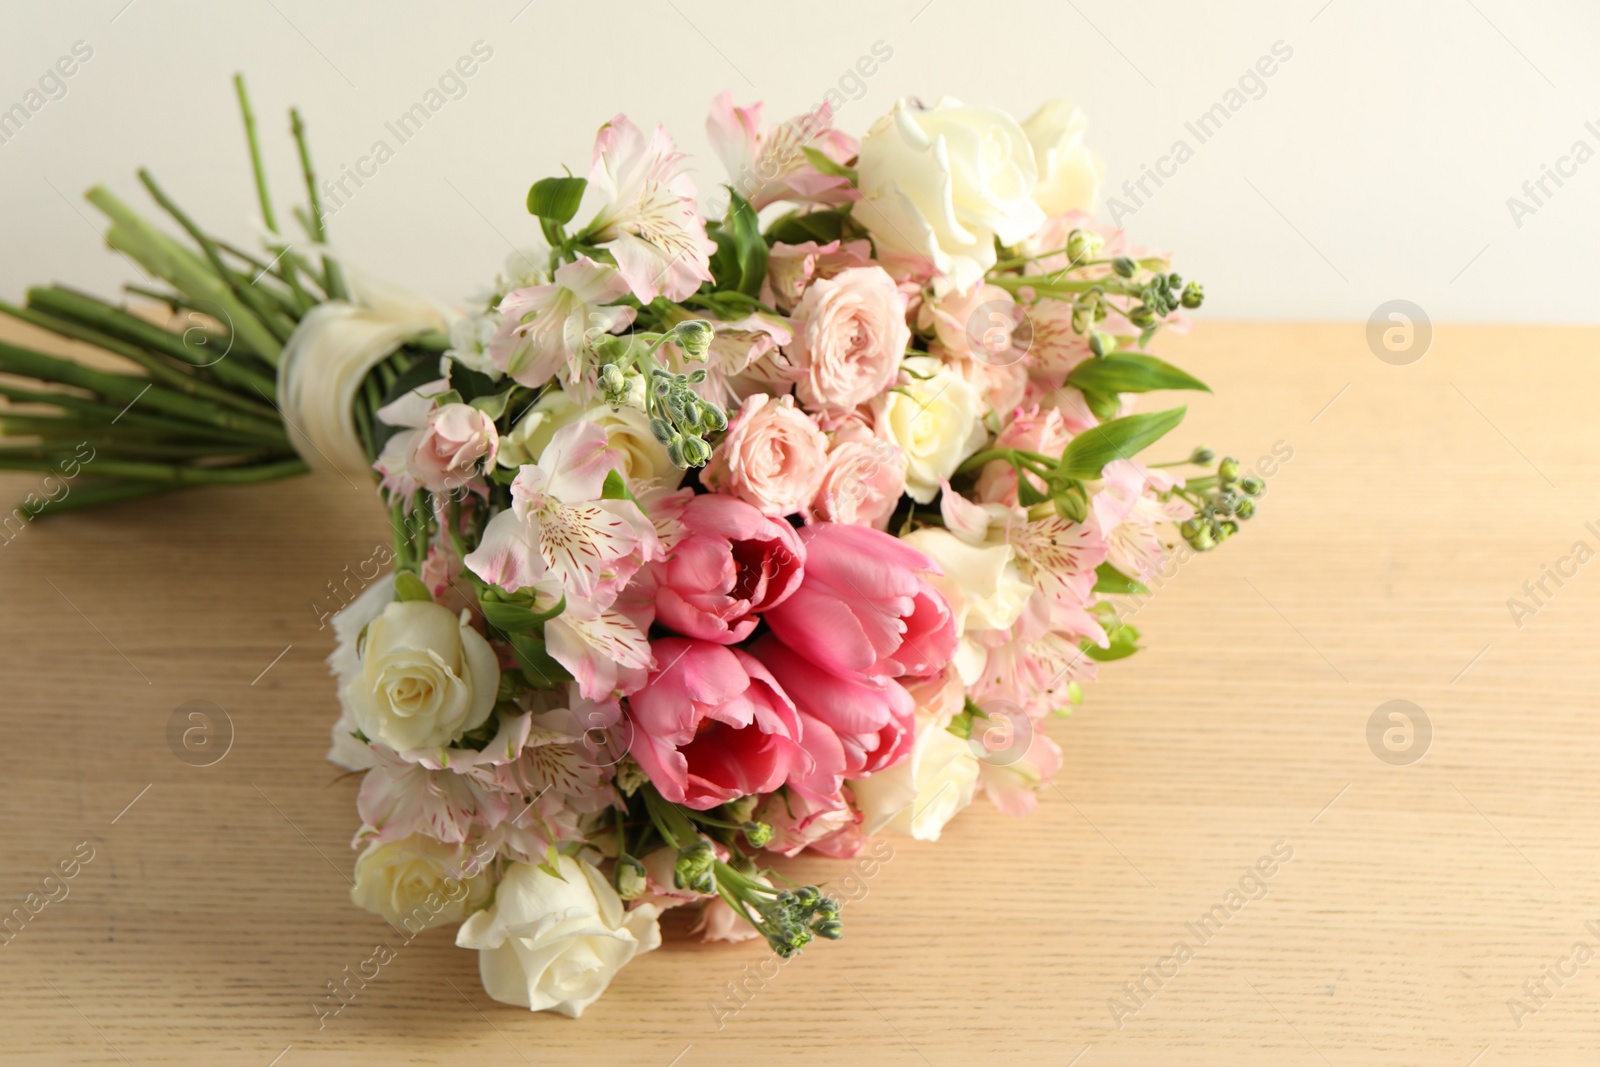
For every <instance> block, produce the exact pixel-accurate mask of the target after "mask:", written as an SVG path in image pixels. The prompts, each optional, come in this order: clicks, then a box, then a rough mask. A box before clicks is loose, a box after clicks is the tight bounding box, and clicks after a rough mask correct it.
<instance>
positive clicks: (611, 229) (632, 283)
mask: <svg viewBox="0 0 1600 1067" xmlns="http://www.w3.org/2000/svg"><path fill="white" fill-rule="evenodd" d="M682 162H683V154H682V153H681V152H679V151H678V150H677V148H676V147H675V146H674V145H673V143H672V138H671V137H669V136H667V131H666V130H664V129H662V128H661V127H660V126H657V127H656V131H655V133H654V134H653V135H651V137H650V140H649V141H648V142H646V141H645V138H644V133H643V132H642V131H641V130H640V129H639V127H637V126H635V125H634V124H633V123H632V122H630V121H628V117H627V116H626V115H618V116H617V117H616V118H614V119H612V120H611V121H610V122H608V123H606V124H605V125H604V126H602V127H600V133H599V134H598V135H597V136H596V137H595V141H594V163H593V165H592V166H591V167H590V169H589V185H590V186H591V187H592V188H593V189H594V190H595V191H596V192H598V193H599V194H600V195H601V196H603V197H604V198H605V206H604V207H602V208H601V209H600V213H599V214H598V215H596V216H595V218H594V221H593V222H591V223H589V225H588V227H587V228H586V229H585V231H584V233H585V235H586V237H587V239H588V240H590V241H592V242H593V243H595V244H598V245H600V246H602V247H603V248H605V250H606V251H608V252H610V253H611V254H612V256H614V257H615V258H616V261H617V270H618V271H620V272H621V274H622V276H623V278H625V279H627V282H628V286H629V288H631V289H632V290H633V295H634V296H636V297H638V298H639V300H640V302H641V303H645V304H648V303H649V302H650V301H652V300H654V299H655V298H656V297H657V296H658V295H664V296H665V297H666V298H667V299H668V300H682V299H684V298H685V297H687V296H689V295H690V294H691V293H693V292H694V291H695V290H696V289H698V288H700V283H701V282H708V281H710V280H711V253H712V252H715V251H716V248H717V246H716V242H714V241H712V240H711V239H710V238H709V237H707V236H706V224H705V220H704V219H702V218H701V217H700V212H699V210H698V209H697V208H696V207H695V202H694V200H695V188H694V181H693V179H691V178H690V177H689V175H688V174H687V173H686V172H685V171H684V169H683V166H682Z"/></svg>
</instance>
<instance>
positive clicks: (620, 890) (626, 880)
mask: <svg viewBox="0 0 1600 1067" xmlns="http://www.w3.org/2000/svg"><path fill="white" fill-rule="evenodd" d="M615 881H616V886H617V896H619V897H621V898H622V899H623V900H637V899H638V898H639V897H641V896H643V895H644V891H645V889H646V888H647V886H648V882H647V881H646V879H645V873H644V864H642V863H640V862H639V861H638V860H636V859H634V858H633V857H632V856H628V855H623V856H618V857H617V869H616V873H615Z"/></svg>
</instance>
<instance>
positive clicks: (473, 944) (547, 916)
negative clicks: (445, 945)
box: [456, 856, 661, 1019]
mask: <svg viewBox="0 0 1600 1067" xmlns="http://www.w3.org/2000/svg"><path fill="white" fill-rule="evenodd" d="M560 870H561V877H560V878H555V877H552V876H551V875H549V874H546V873H545V872H544V871H541V870H540V869H539V868H538V867H535V866H532V865H530V864H525V863H514V864H512V865H511V866H510V867H508V868H507V870H506V873H505V877H504V878H502V879H501V880H500V886H499V888H498V889H497V890H496V891H495V898H494V904H493V906H491V907H490V908H489V909H488V910H487V911H480V912H478V913H477V914H476V915H474V916H472V917H471V918H470V919H468V920H467V921H466V922H465V923H463V924H462V925H461V929H460V930H459V931H457V933H456V944H457V945H459V946H461V947H462V948H475V949H478V950H479V954H478V971H479V974H481V975H482V977H483V988H484V990H485V991H486V992H487V993H488V994H489V995H490V996H491V997H493V998H494V999H496V1000H498V1001H501V1002H502V1003H505V1004H516V1005H519V1006H521V1007H525V1008H530V1009H532V1010H533V1011H557V1012H560V1013H561V1014H562V1015H565V1016H568V1017H569V1018H573V1019H576V1018H577V1017H578V1016H580V1015H582V1014H583V1009H585V1008H587V1007H588V1006H589V1005H590V1004H593V1003H594V1002H595V1000H596V999H598V998H599V996H600V994H601V993H604V992H605V990H606V986H608V985H610V984H611V979H612V977H613V976H614V975H615V974H616V973H617V971H619V970H620V969H621V968H622V966H623V965H624V964H626V963H627V962H628V961H629V960H631V959H633V957H634V956H636V955H638V954H639V953H641V952H649V951H651V950H652V949H654V948H657V947H659V946H660V944H661V929H660V927H659V926H658V925H657V923H656V917H657V916H658V915H659V914H660V909H658V908H657V907H656V906H655V905H654V904H640V905H637V906H636V907H634V908H633V910H632V911H626V912H625V911H623V910H622V900H621V899H620V898H619V897H618V896H617V893H616V890H614V889H612V888H611V883H610V882H608V881H606V878H605V876H604V875H602V874H601V873H600V872H599V871H597V870H595V869H594V867H592V866H590V865H589V864H588V863H585V862H583V861H582V860H575V859H573V858H571V857H570V856H562V857H561V858H560Z"/></svg>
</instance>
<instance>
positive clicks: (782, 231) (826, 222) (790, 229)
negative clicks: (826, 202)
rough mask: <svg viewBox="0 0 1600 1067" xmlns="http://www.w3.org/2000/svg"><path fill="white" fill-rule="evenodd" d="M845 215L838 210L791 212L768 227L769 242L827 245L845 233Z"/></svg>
mask: <svg viewBox="0 0 1600 1067" xmlns="http://www.w3.org/2000/svg"><path fill="white" fill-rule="evenodd" d="M845 217H846V216H845V213H844V212H843V211H837V210H832V209H830V210H827V211H808V212H806V213H804V214H801V213H800V212H791V213H790V214H787V215H785V216H783V217H782V218H780V219H778V220H776V221H775V222H773V224H772V225H771V226H768V227H767V240H769V241H782V242H783V243H784V244H789V245H798V244H804V243H805V242H807V241H816V242H817V243H818V244H827V243H828V242H829V241H837V240H838V239H839V238H840V236H842V235H843V233H844V220H845Z"/></svg>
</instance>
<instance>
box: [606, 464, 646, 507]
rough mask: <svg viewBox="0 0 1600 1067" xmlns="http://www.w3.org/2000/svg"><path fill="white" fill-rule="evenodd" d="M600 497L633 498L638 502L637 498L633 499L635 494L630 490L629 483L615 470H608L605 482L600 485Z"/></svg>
mask: <svg viewBox="0 0 1600 1067" xmlns="http://www.w3.org/2000/svg"><path fill="white" fill-rule="evenodd" d="M600 499H601V500H632V501H633V503H635V504H637V503H638V501H637V500H634V499H633V494H632V493H630V492H628V483H627V482H625V481H623V480H622V475H621V474H619V473H617V472H616V471H615V470H612V471H609V472H607V474H606V480H605V482H604V484H602V485H601V486H600Z"/></svg>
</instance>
